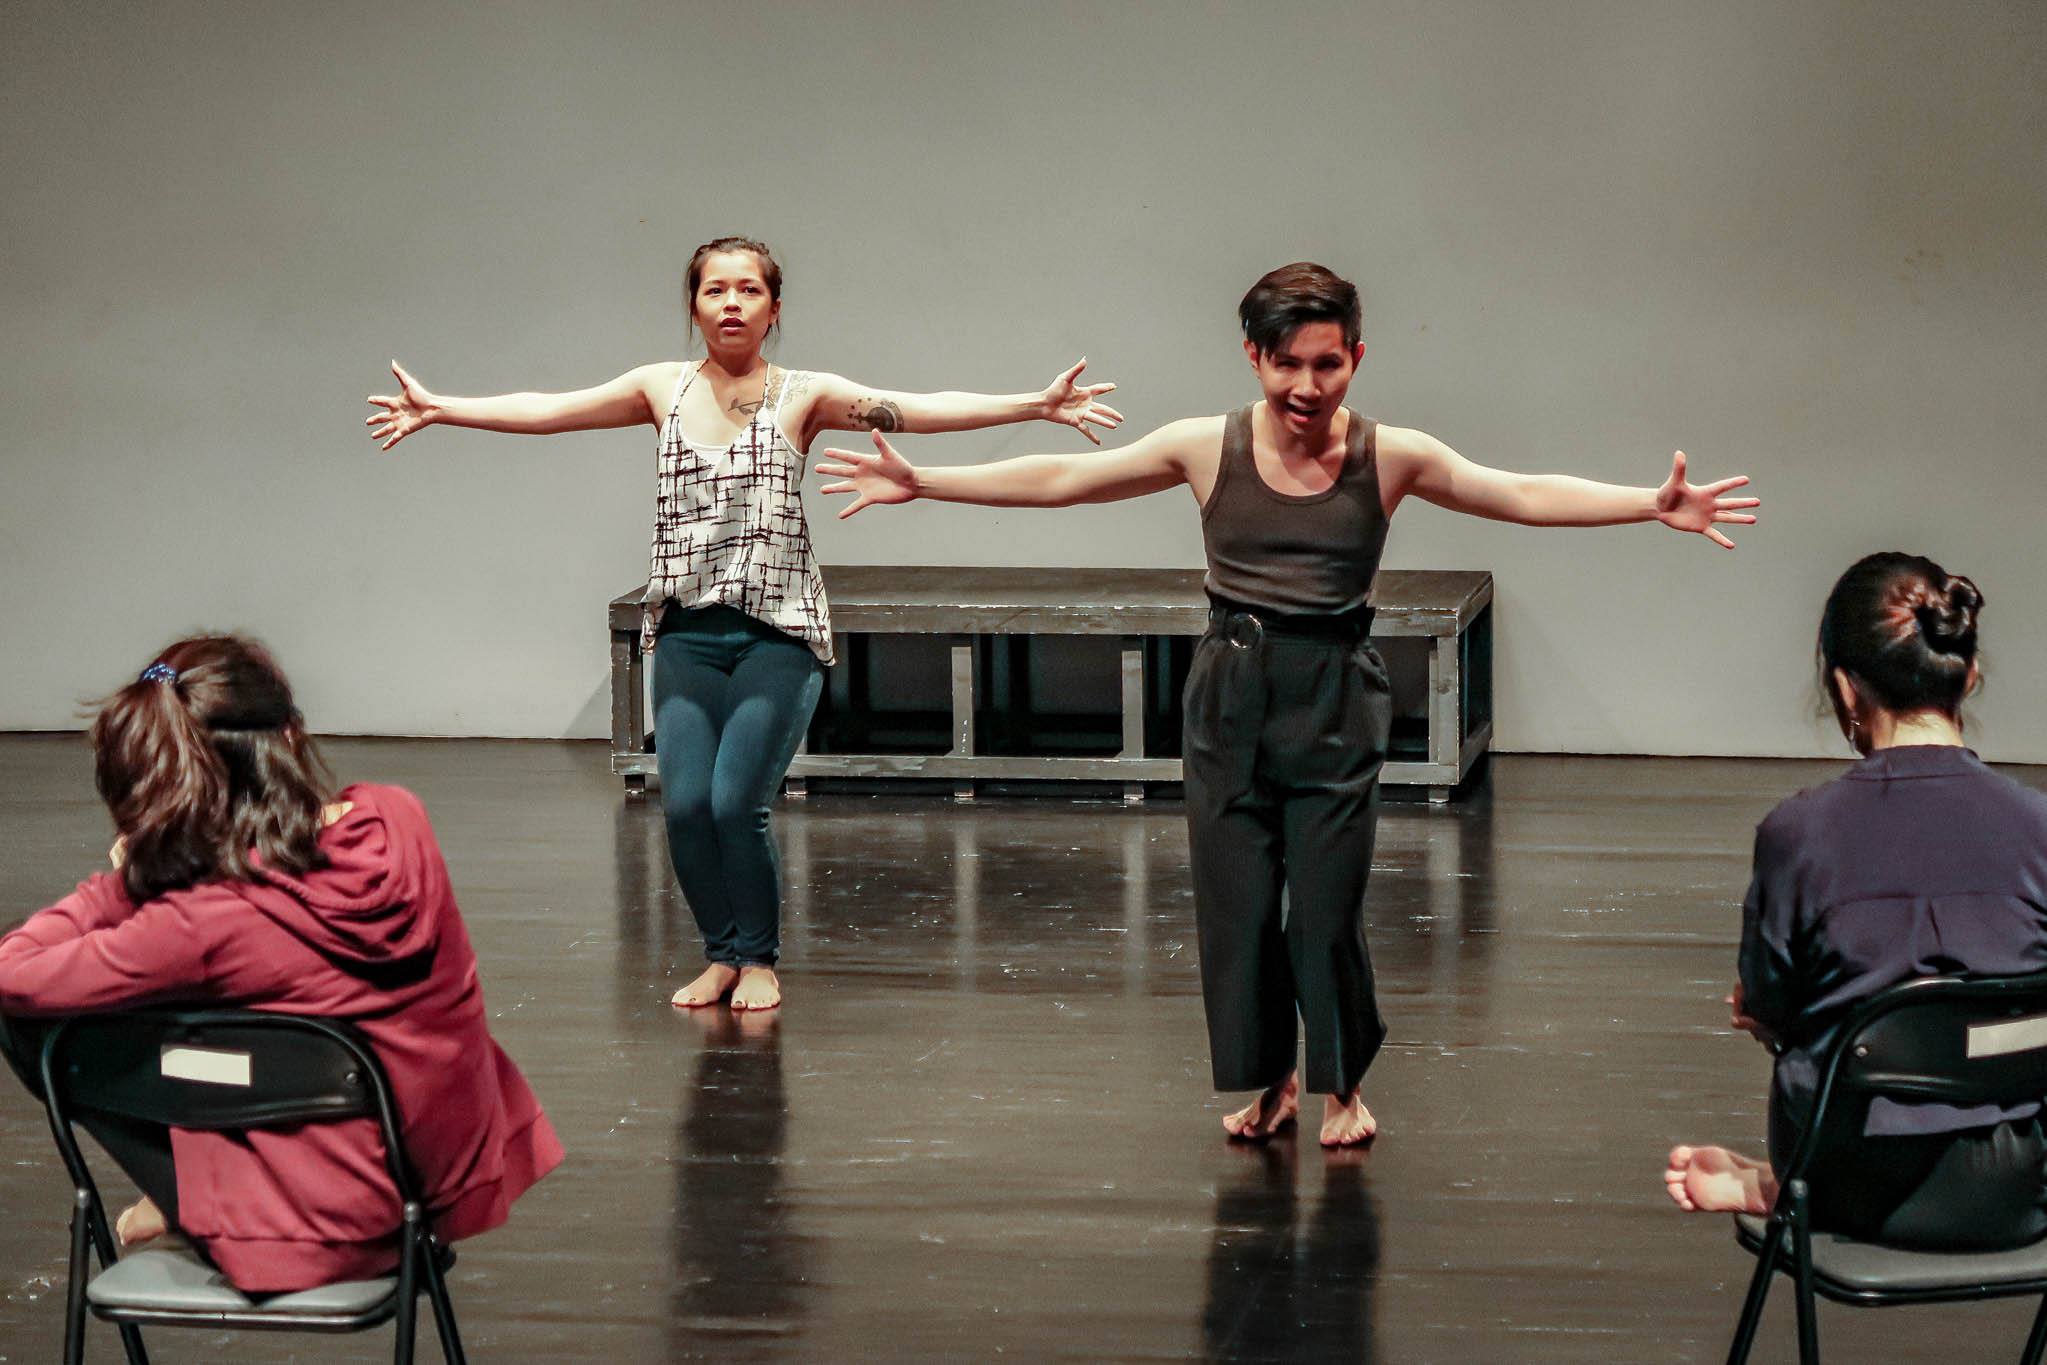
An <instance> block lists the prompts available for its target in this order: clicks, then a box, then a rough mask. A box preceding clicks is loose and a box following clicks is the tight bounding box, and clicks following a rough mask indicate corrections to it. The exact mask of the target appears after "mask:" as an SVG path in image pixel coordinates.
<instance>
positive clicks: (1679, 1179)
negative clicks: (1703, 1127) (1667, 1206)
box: [1663, 1147, 1777, 1213]
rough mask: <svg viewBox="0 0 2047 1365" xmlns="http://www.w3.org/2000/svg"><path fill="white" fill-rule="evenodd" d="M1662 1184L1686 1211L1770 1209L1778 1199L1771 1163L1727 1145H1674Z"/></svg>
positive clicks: (1723, 1211) (1728, 1211)
mask: <svg viewBox="0 0 2047 1365" xmlns="http://www.w3.org/2000/svg"><path fill="white" fill-rule="evenodd" d="M1663 1188H1664V1191H1665V1192H1666V1193H1667V1194H1669V1195H1670V1202H1671V1203H1673V1204H1675V1205H1677V1206H1678V1207H1679V1208H1681V1209H1683V1210H1684V1211H1685V1212H1686V1213H1768V1212H1769V1211H1770V1209H1771V1207H1772V1206H1773V1205H1774V1204H1776V1202H1777V1177H1776V1175H1775V1174H1774V1173H1772V1172H1771V1170H1770V1166H1769V1163H1768V1162H1764V1161H1757V1160H1756V1159H1755V1158H1754V1157H1747V1156H1743V1155H1742V1154H1741V1153H1740V1152H1730V1151H1728V1150H1727V1149H1726V1148H1725V1147H1673V1148H1671V1149H1670V1164H1669V1165H1667V1166H1666V1167H1665V1168H1664V1171H1663Z"/></svg>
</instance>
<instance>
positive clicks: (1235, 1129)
mask: <svg viewBox="0 0 2047 1365" xmlns="http://www.w3.org/2000/svg"><path fill="white" fill-rule="evenodd" d="M1300 1112H1301V1086H1300V1082H1299V1080H1298V1079H1297V1078H1296V1077H1295V1075H1294V1073H1293V1072H1291V1071H1290V1072H1288V1073H1287V1078H1286V1079H1285V1080H1283V1081H1281V1082H1280V1083H1279V1084H1278V1085H1275V1086H1273V1087H1272V1088H1271V1089H1269V1090H1266V1091H1264V1092H1263V1093H1262V1094H1260V1095H1259V1096H1258V1098H1257V1099H1255V1100H1253V1101H1251V1102H1250V1103H1249V1104H1247V1105H1245V1106H1244V1107H1243V1108H1242V1109H1239V1110H1238V1111H1237V1112H1236V1113H1234V1114H1225V1115H1223V1128H1224V1129H1225V1130H1227V1131H1228V1133H1229V1135H1230V1136H1231V1137H1233V1138H1242V1139H1243V1140H1244V1141H1246V1142H1263V1141H1265V1140H1266V1139H1267V1138H1269V1137H1271V1136H1272V1135H1273V1134H1274V1133H1277V1132H1278V1131H1279V1130H1280V1129H1282V1128H1284V1127H1286V1126H1287V1125H1288V1124H1290V1123H1292V1122H1293V1121H1294V1119H1295V1118H1296V1117H1298V1116H1299V1114H1300Z"/></svg>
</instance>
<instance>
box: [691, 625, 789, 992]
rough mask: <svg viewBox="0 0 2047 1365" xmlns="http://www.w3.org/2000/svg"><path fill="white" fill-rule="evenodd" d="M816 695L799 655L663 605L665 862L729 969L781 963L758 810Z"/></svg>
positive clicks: (776, 636) (757, 631) (712, 950)
mask: <svg viewBox="0 0 2047 1365" xmlns="http://www.w3.org/2000/svg"><path fill="white" fill-rule="evenodd" d="M823 687H824V665H823V664H821V663H819V662H818V659H817V655H815V654H813V653H812V652H811V650H810V646H808V645H806V644H804V643H803V642H802V641H801V640H798V639H797V638H795V637H794V636H792V635H787V634H784V633H783V632H781V631H779V630H776V629H775V628H774V627H773V626H770V625H767V624H765V623H764V622H761V621H757V620H755V619H754V618H753V617H751V616H748V615H746V614H745V613H744V612H741V611H735V610H733V609H732V608H730V607H699V608H696V609H694V610H691V611H684V610H682V609H681V608H680V607H676V606H670V607H669V609H668V612H667V614H666V615H665V616H663V617H662V619H661V635H660V638H659V639H658V640H656V641H655V644H654V757H655V762H656V765H657V766H658V767H659V768H660V771H661V805H662V809H663V813H664V814H665V815H666V816H667V820H668V857H669V861H670V862H672V863H673V864H674V866H675V879H676V881H678V882H680V883H681V884H682V894H683V898H684V899H685V900H687V901H688V902H689V908H690V913H691V914H692V915H694V916H696V921H697V928H698V929H699V930H700V931H702V933H703V936H704V957H705V958H706V959H707V960H709V961H712V962H725V963H730V964H732V965H733V966H738V965H741V964H743V963H767V964H773V963H774V961H775V960H776V958H777V957H779V956H780V954H781V944H782V886H781V868H780V865H779V860H778V859H777V858H776V856H775V841H774V839H773V838H772V837H771V836H770V835H769V833H768V805H769V803H770V802H772V801H773V800H774V799H775V793H776V792H777V791H778V790H779V789H780V787H781V785H782V777H783V774H785V773H786V772H788V770H789V760H790V759H791V758H794V757H795V756H796V746H797V745H798V744H800V743H801V742H802V740H803V732H804V731H805V730H806V729H807V728H809V725H810V717H811V713H812V712H813V711H815V710H816V709H817V698H818V693H819V692H820V691H822V690H823Z"/></svg>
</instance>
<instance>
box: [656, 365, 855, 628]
mask: <svg viewBox="0 0 2047 1365" xmlns="http://www.w3.org/2000/svg"><path fill="white" fill-rule="evenodd" d="M700 368H701V366H700V365H698V364H685V365H684V366H683V367H682V378H681V379H680V380H678V381H677V383H676V386H675V401H674V402H672V403H670V404H669V405H668V420H667V421H666V422H664V423H662V424H661V438H660V442H659V444H658V445H657V446H656V447H655V454H656V458H657V460H658V462H659V482H658V484H657V487H656V491H655V498H654V550H653V563H652V565H651V567H650V568H649V570H648V574H647V591H646V594H645V596H643V597H642V598H641V599H640V648H641V649H642V650H648V651H651V650H652V649H653V648H654V640H655V637H656V635H657V634H658V633H659V631H660V628H661V616H662V614H663V613H664V612H665V611H667V610H668V608H669V606H670V604H671V603H680V604H681V606H682V607H683V608H685V609H687V608H690V607H710V606H724V607H732V608H735V609H736V610H739V611H743V612H745V613H746V614H747V615H748V616H751V617H753V618H754V619H755V620H757V621H764V622H766V623H767V624H768V625H771V626H773V627H775V629H777V630H780V631H783V632H786V633H787V634H790V635H793V636H795V637H796V638H797V639H799V640H801V641H803V642H804V643H805V644H807V645H809V646H810V648H811V652H813V653H814V654H816V655H817V657H818V658H819V659H821V660H822V661H824V662H825V663H826V664H830V663H831V662H832V623H831V610H830V608H829V606H828V605H827V604H826V602H825V595H824V575H822V574H821V573H819V572H818V568H817V556H816V555H815V554H813V553H812V552H811V548H810V524H809V523H808V522H806V521H805V520H804V519H803V457H802V456H801V455H799V454H797V452H796V447H795V446H793V445H791V444H790V443H789V438H788V437H787V436H785V435H784V434H783V433H782V423H781V417H782V395H783V394H784V393H786V392H787V391H788V388H789V372H788V371H786V370H784V371H783V372H782V375H781V380H780V382H779V383H777V384H774V385H772V387H773V389H774V405H773V407H772V408H771V407H770V406H769V405H768V403H767V402H766V400H765V398H764V399H763V401H762V403H761V405H760V407H758V408H756V409H755V410H754V414H753V416H752V417H751V418H750V419H748V421H747V424H746V426H745V427H744V428H742V429H741V430H740V432H739V434H738V435H737V436H735V437H733V439H732V442H731V444H729V445H727V446H724V447H722V448H720V447H713V446H699V445H697V444H696V443H694V442H693V441H691V440H690V439H689V437H688V436H687V435H685V434H684V432H683V430H682V395H683V394H684V393H686V392H687V391H688V390H689V386H690V384H691V382H693V381H694V380H695V379H696V377H697V371H698V370H699V369H700Z"/></svg>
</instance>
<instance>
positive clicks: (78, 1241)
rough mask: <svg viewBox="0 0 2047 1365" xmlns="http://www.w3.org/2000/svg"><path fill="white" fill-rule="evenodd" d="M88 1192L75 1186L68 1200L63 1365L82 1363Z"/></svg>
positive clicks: (88, 1270)
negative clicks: (68, 1257) (68, 1254)
mask: <svg viewBox="0 0 2047 1365" xmlns="http://www.w3.org/2000/svg"><path fill="white" fill-rule="evenodd" d="M91 1208H92V1196H91V1195H90V1194H88V1193H86V1192H85V1191H84V1190H79V1191H78V1192H77V1194H76V1195H74V1196H73V1198H72V1203H71V1269H70V1274H69V1277H68V1278H67V1280H66V1282H65V1285H64V1365H85V1282H86V1280H87V1279H89V1278H90V1277H91V1275H92V1258H91V1251H90V1249H89V1248H88V1246H87V1244H86V1239H87V1237H88V1235H89V1234H88V1233H87V1232H86V1222H87V1219H88V1217H89V1215H90V1211H91Z"/></svg>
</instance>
